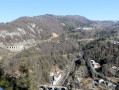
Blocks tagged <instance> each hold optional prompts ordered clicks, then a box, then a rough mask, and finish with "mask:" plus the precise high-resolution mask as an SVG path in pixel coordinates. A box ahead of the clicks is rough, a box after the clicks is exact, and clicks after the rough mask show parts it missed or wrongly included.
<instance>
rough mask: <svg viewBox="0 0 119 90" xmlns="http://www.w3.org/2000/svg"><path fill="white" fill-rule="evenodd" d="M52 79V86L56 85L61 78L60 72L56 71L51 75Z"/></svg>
mask: <svg viewBox="0 0 119 90" xmlns="http://www.w3.org/2000/svg"><path fill="white" fill-rule="evenodd" d="M51 74H52V73H51ZM52 77H53V82H52V85H57V83H58V81H59V79H60V78H61V71H57V72H56V74H55V75H53V74H52Z"/></svg>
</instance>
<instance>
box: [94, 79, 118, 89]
mask: <svg viewBox="0 0 119 90" xmlns="http://www.w3.org/2000/svg"><path fill="white" fill-rule="evenodd" d="M95 82H97V83H98V84H100V85H101V84H103V85H105V86H106V87H108V88H110V87H112V86H114V87H115V86H116V85H115V84H114V83H112V82H109V81H105V80H104V79H99V80H95Z"/></svg>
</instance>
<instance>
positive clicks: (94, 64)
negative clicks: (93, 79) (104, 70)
mask: <svg viewBox="0 0 119 90" xmlns="http://www.w3.org/2000/svg"><path fill="white" fill-rule="evenodd" d="M91 64H92V66H93V68H94V69H100V68H101V66H100V64H99V63H96V62H95V61H94V60H91Z"/></svg>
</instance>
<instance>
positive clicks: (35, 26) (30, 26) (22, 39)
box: [0, 14, 119, 47]
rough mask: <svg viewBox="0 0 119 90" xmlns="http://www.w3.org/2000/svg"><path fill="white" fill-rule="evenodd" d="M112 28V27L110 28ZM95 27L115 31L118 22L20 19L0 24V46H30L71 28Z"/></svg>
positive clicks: (44, 17)
mask: <svg viewBox="0 0 119 90" xmlns="http://www.w3.org/2000/svg"><path fill="white" fill-rule="evenodd" d="M112 26H113V27H112ZM72 27H73V28H74V29H76V28H79V27H81V28H82V27H95V28H98V29H100V30H103V29H111V30H112V29H114V28H115V29H117V28H119V25H118V22H117V23H114V22H111V21H103V22H102V21H92V20H89V19H87V18H85V17H83V16H79V15H67V16H55V15H50V14H46V15H41V16H35V17H21V18H18V19H16V20H14V21H12V22H9V23H0V41H1V42H0V46H1V47H6V46H8V45H21V44H32V43H35V42H36V41H39V40H42V39H48V38H49V37H51V35H52V33H53V32H54V33H57V34H61V33H63V32H65V31H67V30H69V29H71V28H72Z"/></svg>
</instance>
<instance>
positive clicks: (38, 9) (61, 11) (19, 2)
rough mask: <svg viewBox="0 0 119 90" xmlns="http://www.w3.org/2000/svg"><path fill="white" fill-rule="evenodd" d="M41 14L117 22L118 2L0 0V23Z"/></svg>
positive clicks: (102, 0) (93, 0)
mask: <svg viewBox="0 0 119 90" xmlns="http://www.w3.org/2000/svg"><path fill="white" fill-rule="evenodd" d="M43 14H54V15H81V16H85V17H87V18H88V19H91V20H119V0H0V22H9V21H12V20H14V19H16V18H18V17H22V16H38V15H43Z"/></svg>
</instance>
